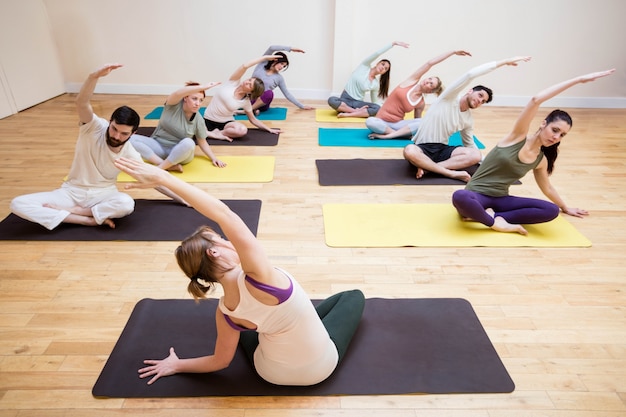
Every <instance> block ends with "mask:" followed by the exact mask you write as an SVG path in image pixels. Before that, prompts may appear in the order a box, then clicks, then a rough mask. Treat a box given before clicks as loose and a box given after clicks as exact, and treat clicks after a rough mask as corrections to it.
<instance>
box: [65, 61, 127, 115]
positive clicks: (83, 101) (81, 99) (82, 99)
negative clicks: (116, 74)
mask: <svg viewBox="0 0 626 417" xmlns="http://www.w3.org/2000/svg"><path fill="white" fill-rule="evenodd" d="M120 67H122V64H107V65H105V66H103V67H102V68H100V69H98V70H96V71H94V72H92V73H91V74H89V76H88V77H87V80H85V82H84V83H83V85H82V87H81V88H80V92H79V93H78V95H77V96H76V110H77V111H78V120H79V121H80V123H81V124H85V123H89V122H91V120H92V119H93V108H92V107H91V103H90V100H91V96H92V95H93V92H94V90H95V89H96V84H98V80H99V79H100V77H104V76H106V75H109V73H110V72H111V71H113V70H116V69H118V68H120Z"/></svg>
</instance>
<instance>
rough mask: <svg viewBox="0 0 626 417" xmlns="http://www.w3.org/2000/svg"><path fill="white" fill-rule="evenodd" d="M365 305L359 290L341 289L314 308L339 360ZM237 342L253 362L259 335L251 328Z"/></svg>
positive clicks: (344, 351) (242, 333)
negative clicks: (335, 349)
mask: <svg viewBox="0 0 626 417" xmlns="http://www.w3.org/2000/svg"><path fill="white" fill-rule="evenodd" d="M364 307H365V296H364V295H363V293H362V292H361V290H351V291H343V292H340V293H337V294H335V295H332V296H330V297H328V298H327V299H325V300H324V301H322V302H321V303H319V304H318V305H317V306H316V307H315V310H316V311H317V314H318V315H319V316H320V318H321V319H322V323H323V324H324V327H326V330H327V331H328V334H329V335H330V338H331V340H332V341H333V343H335V346H337V352H338V353H339V361H338V363H339V362H341V359H343V357H344V355H345V354H346V351H347V350H348V345H349V344H350V341H351V340H352V336H354V332H355V331H356V329H357V327H358V326H359V323H360V321H361V316H362V315H363V308H364ZM239 344H240V345H241V347H242V348H243V350H244V352H245V353H246V356H247V357H248V359H249V360H250V363H254V351H255V350H256V348H257V346H258V345H259V335H258V333H257V332H255V331H253V330H249V331H244V332H241V335H240V338H239Z"/></svg>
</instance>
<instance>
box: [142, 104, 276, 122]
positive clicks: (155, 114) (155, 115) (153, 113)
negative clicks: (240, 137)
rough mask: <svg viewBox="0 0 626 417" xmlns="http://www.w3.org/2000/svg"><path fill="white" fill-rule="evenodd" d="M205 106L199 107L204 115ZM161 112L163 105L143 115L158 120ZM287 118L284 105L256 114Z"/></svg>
mask: <svg viewBox="0 0 626 417" xmlns="http://www.w3.org/2000/svg"><path fill="white" fill-rule="evenodd" d="M205 109H206V107H200V114H201V115H204V110H205ZM162 113H163V106H159V107H155V108H154V109H153V110H152V111H151V112H150V113H148V114H147V115H146V117H145V119H146V120H149V119H152V120H158V119H160V118H161V114H162ZM286 118H287V108H285V107H270V108H269V110H267V111H264V112H262V113H260V114H259V115H258V116H257V119H259V120H285V119H286ZM247 119H248V117H247V116H246V115H245V114H237V115H235V120H247Z"/></svg>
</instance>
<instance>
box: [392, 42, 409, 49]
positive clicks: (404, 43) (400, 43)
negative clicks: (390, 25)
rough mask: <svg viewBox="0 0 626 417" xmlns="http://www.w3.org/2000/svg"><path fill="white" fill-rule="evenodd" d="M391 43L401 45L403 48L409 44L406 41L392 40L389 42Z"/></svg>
mask: <svg viewBox="0 0 626 417" xmlns="http://www.w3.org/2000/svg"><path fill="white" fill-rule="evenodd" d="M391 44H392V45H393V46H401V47H403V48H408V47H409V44H408V43H406V42H400V41H393V42H391Z"/></svg>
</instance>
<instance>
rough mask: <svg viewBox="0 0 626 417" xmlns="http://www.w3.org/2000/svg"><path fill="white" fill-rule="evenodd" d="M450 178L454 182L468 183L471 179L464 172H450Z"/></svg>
mask: <svg viewBox="0 0 626 417" xmlns="http://www.w3.org/2000/svg"><path fill="white" fill-rule="evenodd" d="M450 178H453V179H455V180H461V181H463V182H468V181H469V180H470V179H472V176H471V175H470V174H468V173H467V172H466V171H451V175H450Z"/></svg>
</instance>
